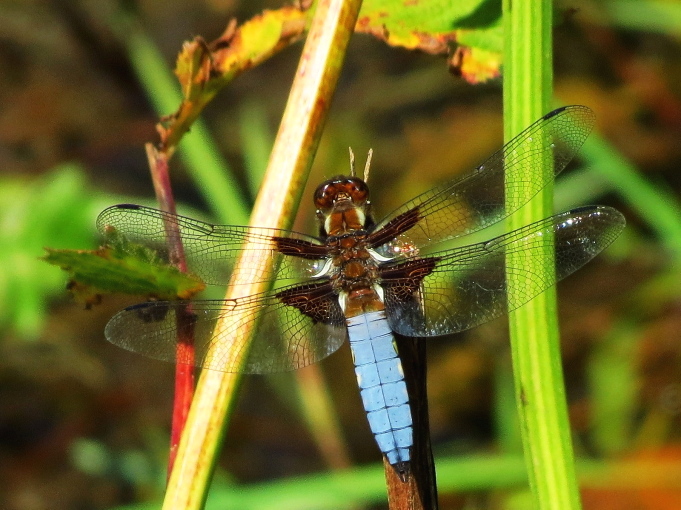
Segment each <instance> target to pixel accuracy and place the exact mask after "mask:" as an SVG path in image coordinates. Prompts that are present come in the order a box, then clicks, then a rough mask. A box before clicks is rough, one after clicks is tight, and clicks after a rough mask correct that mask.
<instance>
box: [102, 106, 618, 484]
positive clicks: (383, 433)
mask: <svg viewBox="0 0 681 510" xmlns="http://www.w3.org/2000/svg"><path fill="white" fill-rule="evenodd" d="M592 125H593V114H592V112H591V110H589V109H588V108H586V107H584V106H570V107H564V108H559V109H558V110H555V111H553V112H551V113H549V114H547V115H545V116H544V117H542V118H541V119H540V120H538V121H537V122H535V123H534V124H532V125H531V126H530V127H528V128H527V129H526V130H525V131H523V132H522V133H521V134H519V135H518V136H517V137H516V138H514V139H513V140H512V141H510V142H509V143H508V144H506V145H505V146H504V147H503V148H502V149H501V150H500V151H499V152H497V153H495V154H494V155H492V156H491V157H490V158H489V159H488V160H487V161H486V162H485V163H484V164H482V165H480V166H479V167H477V168H476V169H474V170H473V171H472V172H470V173H469V174H468V175H465V176H464V177H461V178H457V179H454V180H452V181H449V182H445V183H444V184H441V185H440V186H438V187H436V188H434V189H432V190H430V191H428V192H426V193H424V194H422V195H419V196H417V197H416V198H414V199H412V200H410V201H409V202H407V203H406V204H404V205H402V206H401V207H399V208H397V209H396V210H395V211H393V213H392V214H389V215H388V216H387V217H386V218H385V219H383V220H381V221H379V222H378V223H375V222H374V221H373V219H372V216H371V211H370V201H369V189H368V187H367V184H366V183H365V182H364V181H362V180H361V179H359V178H357V177H344V176H339V177H336V178H333V179H330V180H328V181H326V182H324V183H322V184H321V185H320V186H319V187H318V188H317V190H316V191H315V194H314V203H315V207H316V209H317V217H318V218H319V220H320V232H319V236H318V237H314V236H308V235H305V234H301V233H298V232H293V231H284V230H275V229H266V228H260V229H259V228H247V227H240V226H229V225H211V224H208V223H204V222H201V221H198V220H194V219H191V218H185V217H182V216H176V215H172V214H168V213H164V212H162V211H158V210H155V209H150V208H146V207H142V206H133V205H119V206H113V207H110V208H108V209H106V210H105V211H103V212H102V214H100V216H99V218H98V220H97V225H98V228H99V230H100V231H101V232H103V233H104V232H105V231H106V230H107V229H109V228H115V229H117V230H118V231H120V232H121V233H122V234H125V235H126V236H127V237H128V238H130V240H132V241H136V242H141V243H144V244H147V245H150V246H161V245H163V244H164V243H165V242H166V231H168V227H170V230H172V231H178V232H179V233H180V235H181V237H182V242H183V249H184V252H185V255H186V258H187V263H188V267H189V268H190V270H191V271H192V272H194V273H195V274H197V275H198V276H199V277H201V279H203V280H204V281H205V282H206V283H208V284H224V283H226V282H227V281H228V279H229V275H230V274H231V270H232V268H233V264H234V263H235V261H236V260H237V259H239V260H240V261H241V262H242V270H243V271H241V272H240V274H246V275H247V276H246V277H247V278H248V279H249V281H262V275H261V274H260V273H259V265H258V264H259V263H256V261H255V260H256V257H255V256H254V255H255V254H256V252H262V253H264V254H267V256H270V257H271V258H272V262H273V265H274V267H275V268H276V269H275V270H274V278H275V284H274V289H273V290H272V291H269V292H266V293H263V294H258V295H253V296H248V297H246V298H242V299H236V300H229V301H222V300H213V301H206V300H204V301H200V300H197V301H191V311H192V314H193V315H192V316H191V321H192V326H193V332H194V340H195V346H196V351H197V357H196V360H195V361H194V363H195V364H196V365H197V366H200V367H203V368H208V369H212V370H221V371H228V372H230V371H231V372H233V371H239V372H244V373H272V372H280V371H286V370H293V369H296V368H300V367H302V366H305V365H308V364H310V363H315V362H317V361H319V360H321V359H323V358H325V357H326V356H328V355H330V354H331V353H333V352H335V351H336V350H337V349H338V348H339V347H340V346H341V345H342V344H343V343H344V342H345V341H346V340H349V342H350V347H351V349H352V353H353V360H354V364H355V372H356V375H357V379H358V384H359V387H360V392H361V396H362V401H363V404H364V407H365V409H366V411H367V417H368V419H369V424H370V427H371V429H372V431H373V433H374V436H375V437H376V441H377V443H378V445H379V448H380V450H381V451H382V452H383V454H384V455H385V456H386V457H387V458H388V460H389V461H390V463H391V464H393V465H394V466H395V467H396V469H397V470H398V472H400V473H404V472H405V470H406V469H407V468H408V463H409V460H410V448H411V445H412V432H411V412H410V410H409V402H408V396H407V392H406V386H405V384H404V381H403V377H402V368H401V364H400V360H399V357H398V354H397V352H396V350H395V347H394V342H393V333H399V334H402V335H406V336H413V337H430V336H438V335H444V334H449V333H456V332H459V331H462V330H465V329H468V328H471V327H473V326H476V325H478V324H481V323H483V322H487V321H489V320H491V319H493V318H495V317H498V316H500V315H502V314H504V313H506V312H508V311H510V310H513V309H515V308H518V307H519V306H522V305H523V304H524V303H526V302H527V301H529V300H530V299H531V298H532V297H534V296H536V295H538V294H539V293H541V292H543V291H544V290H545V289H547V288H548V287H550V286H552V285H554V284H555V283H556V282H557V281H558V280H560V279H562V278H564V277H565V276H567V275H569V274H571V273H572V272H574V271H576V270H577V269H579V268H580V267H581V266H583V265H584V264H585V263H586V262H588V261H589V260H591V259H592V258H593V257H595V256H596V255H597V254H598V253H599V252H600V251H602V250H603V249H604V248H605V247H606V246H608V245H609V244H610V243H611V242H612V241H613V240H614V239H615V238H616V237H617V236H618V235H619V233H620V232H621V230H622V229H623V227H624V218H623V217H622V215H621V214H620V213H619V212H617V211H616V210H614V209H612V208H609V207H601V206H588V207H582V208H579V209H575V210H572V211H569V212H565V213H561V214H557V215H555V216H552V217H550V218H546V219H544V220H542V221H539V222H536V223H533V224H531V225H527V226H525V227H523V228H520V229H518V230H515V231H512V232H508V233H505V234H503V235H500V236H498V237H495V238H493V239H491V240H489V241H485V242H482V243H477V244H471V245H468V246H463V247H458V248H447V247H442V246H440V249H439V250H438V248H437V245H438V243H442V242H443V241H448V240H450V239H454V238H458V237H461V236H464V235H466V234H469V233H472V232H476V231H478V230H481V229H483V228H486V227H488V226H490V225H492V224H494V223H497V222H499V221H500V220H502V219H503V218H505V217H506V216H508V215H509V214H511V213H512V212H513V211H514V210H516V209H517V208H519V207H520V206H521V205H523V204H515V205H513V206H511V205H510V203H509V202H508V201H507V200H506V195H505V190H507V189H511V190H513V189H514V188H522V189H523V190H526V191H528V193H527V194H528V195H529V196H532V194H536V193H538V192H539V191H540V190H541V189H542V188H543V186H544V185H545V183H546V182H548V181H550V180H551V178H553V176H554V175H555V174H557V173H559V172H560V171H562V170H563V168H564V167H565V166H566V165H567V163H568V162H569V161H570V160H571V159H572V158H573V156H574V155H575V154H576V153H577V151H578V150H579V148H580V147H581V145H582V143H583V142H584V140H585V139H586V137H587V136H588V134H589V131H590V130H591V127H592ZM537 155H540V156H541V157H542V158H545V159H546V160H549V161H553V165H546V168H545V169H544V170H543V175H541V176H540V177H541V179H538V178H528V173H529V171H530V170H532V168H531V166H530V165H532V164H534V161H536V159H534V158H535V156H537ZM535 175H536V174H535ZM246 242H248V246H251V247H255V248H252V251H249V252H248V253H244V252H243V251H242V246H243V245H244V244H245V243H246ZM546 247H551V248H553V249H554V251H555V263H547V262H546V261H545V260H544V256H543V254H542V250H541V249H538V248H546ZM509 253H522V254H523V257H512V258H509V259H508V260H507V259H506V255H507V254H509ZM249 271H250V273H249ZM242 283H245V282H243V281H237V282H232V283H231V284H232V285H240V284H242ZM511 284H512V285H513V286H514V289H515V292H511V293H509V292H508V287H509V285H511ZM188 304H189V302H150V303H143V304H139V305H135V306H132V307H129V308H126V309H125V310H122V311H121V312H119V313H118V314H116V315H115V316H114V317H113V318H112V319H111V320H110V321H109V323H108V324H107V327H106V332H105V333H106V337H107V339H108V340H109V341H111V342H113V343H114V344H117V345H120V346H122V347H124V348H127V349H130V350H133V351H136V352H140V353H142V354H145V355H148V356H151V357H154V358H157V359H163V360H167V361H173V362H183V360H177V359H176V348H175V347H176V341H177V335H178V320H177V318H178V317H179V316H182V314H184V316H185V317H186V309H187V305H188ZM248 310H257V311H258V312H259V315H260V318H259V321H258V322H257V325H256V327H255V329H256V330H255V334H254V336H253V340H252V342H251V344H250V345H249V348H248V354H247V355H246V357H245V360H241V361H240V364H239V365H238V366H236V365H231V364H230V363H229V362H227V361H225V360H228V359H234V357H233V356H230V355H229V353H228V352H227V351H228V349H231V348H233V345H234V343H233V342H231V341H229V339H232V338H233V337H234V335H235V332H236V331H237V330H238V329H239V328H240V327H241V326H243V324H242V323H238V321H236V322H237V323H236V324H233V326H231V327H233V329H221V330H220V331H217V332H214V331H213V327H214V325H215V324H216V322H217V321H218V319H220V318H221V317H222V316H224V315H228V314H230V313H233V312H234V311H239V312H241V311H248ZM235 316H237V317H241V316H243V317H246V316H248V314H245V313H244V314H241V313H239V314H236V315H235ZM243 320H251V319H243ZM234 322H235V321H232V323H234Z"/></svg>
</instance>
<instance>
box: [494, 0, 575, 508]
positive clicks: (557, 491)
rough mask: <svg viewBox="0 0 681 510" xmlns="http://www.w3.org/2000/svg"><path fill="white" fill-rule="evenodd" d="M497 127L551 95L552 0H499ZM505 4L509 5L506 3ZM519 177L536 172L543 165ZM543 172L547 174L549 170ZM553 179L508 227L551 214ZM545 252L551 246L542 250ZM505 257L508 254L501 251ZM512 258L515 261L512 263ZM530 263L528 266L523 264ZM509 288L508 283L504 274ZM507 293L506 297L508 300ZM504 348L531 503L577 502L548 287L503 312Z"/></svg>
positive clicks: (516, 124) (541, 106) (524, 117)
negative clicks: (506, 325) (500, 117)
mask: <svg viewBox="0 0 681 510" xmlns="http://www.w3.org/2000/svg"><path fill="white" fill-rule="evenodd" d="M502 6H503V7H502V8H503V16H504V134H505V138H506V140H510V139H511V138H512V137H513V135H515V134H517V133H518V132H520V131H521V129H522V128H524V127H525V126H527V125H529V124H530V123H531V122H532V121H534V120H535V119H537V118H539V117H541V115H543V114H544V113H546V112H548V111H549V109H550V105H551V97H552V91H551V86H552V78H553V76H552V48H551V45H552V38H551V28H552V27H551V20H552V14H553V13H552V5H551V1H550V0H536V1H532V2H517V1H516V2H512V0H504V1H503V4H502ZM511 7H512V8H511ZM547 164H552V162H551V161H548V160H546V159H542V158H541V157H540V158H538V160H537V161H536V163H535V164H534V165H531V167H532V168H534V169H537V170H536V173H535V174H534V175H528V176H527V179H538V178H541V176H542V168H543V165H547ZM548 175H551V173H550V172H549V173H548ZM552 194H553V186H551V185H550V183H549V185H548V186H547V187H546V188H544V191H542V192H541V193H540V194H539V195H538V196H537V197H535V198H534V199H533V200H531V201H529V202H528V203H527V205H526V206H524V207H523V208H521V209H520V210H519V211H518V212H517V213H514V214H513V215H512V216H511V217H510V218H509V221H508V223H507V226H508V228H509V229H515V228H518V227H521V226H523V225H527V224H528V223H530V222H533V221H537V220H540V219H542V218H544V217H546V216H548V215H550V214H551V213H552ZM521 195H522V191H519V192H517V193H516V194H515V195H514V194H513V189H512V188H511V187H509V189H508V190H507V195H506V197H507V198H506V200H507V203H508V204H509V205H510V206H513V204H514V203H524V202H525V199H526V198H527V197H523V196H521ZM544 256H545V257H553V253H552V250H547V251H546V252H545V253H544ZM509 263H510V264H513V263H514V262H513V259H512V258H511V256H509ZM516 263H517V262H516ZM531 270H532V268H528V271H531ZM508 284H509V293H511V294H512V293H513V292H514V291H521V289H516V290H514V285H513V278H512V275H509V282H508ZM512 299H513V298H512V296H509V300H512ZM510 333H511V352H512V358H513V371H514V381H515V390H516V399H517V401H516V405H517V408H518V413H519V418H520V425H521V432H522V441H523V449H524V452H525V463H526V466H527V470H528V478H529V481H530V488H531V490H532V494H533V499H534V502H535V507H536V508H537V509H541V510H544V509H545V510H549V509H550V510H561V509H578V508H580V501H579V488H578V485H577V480H576V477H575V470H574V462H573V453H572V445H571V439H570V426H569V421H568V415H567V406H566V402H565V392H564V388H563V374H562V367H561V359H560V343H559V336H558V319H557V315H556V293H555V287H553V288H551V289H549V290H547V291H546V292H544V293H543V294H541V295H540V296H538V297H537V298H535V299H534V300H532V301H531V302H530V303H528V304H527V305H525V306H523V307H521V308H520V309H518V310H516V311H515V312H513V313H511V314H510Z"/></svg>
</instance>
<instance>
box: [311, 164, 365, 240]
mask: <svg viewBox="0 0 681 510" xmlns="http://www.w3.org/2000/svg"><path fill="white" fill-rule="evenodd" d="M314 205H315V208H316V209H317V217H318V218H319V220H320V222H321V223H322V225H323V231H322V233H323V234H326V235H339V234H342V233H345V232H347V231H352V230H359V229H363V228H366V227H367V221H369V220H368V218H369V205H370V202H369V187H368V186H367V184H366V183H365V182H364V181H363V180H362V179H360V178H359V177H347V176H344V175H339V176H338V177H334V178H333V179H329V180H328V181H324V182H323V183H321V184H320V185H319V187H318V188H317V190H316V191H315V192H314Z"/></svg>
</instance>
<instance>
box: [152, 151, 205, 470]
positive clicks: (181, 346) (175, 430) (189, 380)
mask: <svg viewBox="0 0 681 510" xmlns="http://www.w3.org/2000/svg"><path fill="white" fill-rule="evenodd" d="M146 150H147V158H148V160H149V169H150V171H151V179H152V181H153V183H154V191H155V192H156V199H157V200H158V203H159V206H160V208H161V209H162V210H163V211H166V212H169V213H172V214H176V209H175V199H174V197H173V190H172V187H171V185H170V174H169V172H168V158H167V154H166V153H161V152H158V151H157V150H156V149H155V148H154V147H153V146H152V145H151V144H147V145H146ZM164 226H165V229H166V239H167V241H168V253H169V258H170V262H171V263H172V264H173V265H175V266H176V267H177V268H178V269H179V270H180V271H182V272H186V271H187V260H186V258H185V256H184V247H183V246H182V237H181V235H180V232H179V230H178V229H177V225H176V224H165V225H164ZM191 317H192V311H191V306H190V305H187V306H186V307H185V309H184V313H178V314H177V319H176V320H177V331H178V332H179V334H178V338H177V351H176V360H177V363H176V365H175V397H174V399H173V421H172V425H171V432H170V453H169V455H168V477H170V473H171V472H172V470H173V465H174V464H175V455H176V454H177V448H178V445H179V444H180V438H181V437H182V431H183V430H184V424H185V422H186V421H187V415H188V414H189V406H190V405H191V402H192V398H193V396H194V358H195V353H194V326H193V322H192V320H191Z"/></svg>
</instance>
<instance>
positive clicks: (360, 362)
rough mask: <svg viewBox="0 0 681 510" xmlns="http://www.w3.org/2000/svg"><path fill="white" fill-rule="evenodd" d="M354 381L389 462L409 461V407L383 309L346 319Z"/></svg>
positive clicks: (400, 367) (380, 446) (410, 443)
mask: <svg viewBox="0 0 681 510" xmlns="http://www.w3.org/2000/svg"><path fill="white" fill-rule="evenodd" d="M347 323H348V336H349V338H350V348H351V349H352V355H353V359H354V362H355V374H356V375H357V384H358V385H359V389H360V393H361V395H362V402H363V403H364V409H365V410H366V412H367V418H368V419H369V426H370V427H371V431H372V432H373V433H374V437H375V438H376V442H377V443H378V447H379V449H380V450H381V452H383V454H384V455H385V456H386V457H387V458H388V462H390V464H397V463H399V462H408V461H409V448H410V447H411V446H412V444H413V439H412V438H413V435H412V425H411V424H412V421H411V409H410V407H409V396H408V395H407V386H406V384H405V383H404V374H403V372H402V364H401V363H400V358H399V357H398V356H397V349H396V348H395V345H394V339H393V334H392V331H391V330H390V328H389V327H388V321H387V320H386V318H385V313H384V312H382V311H381V312H370V313H366V314H364V315H360V316H358V317H352V318H349V319H347Z"/></svg>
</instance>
